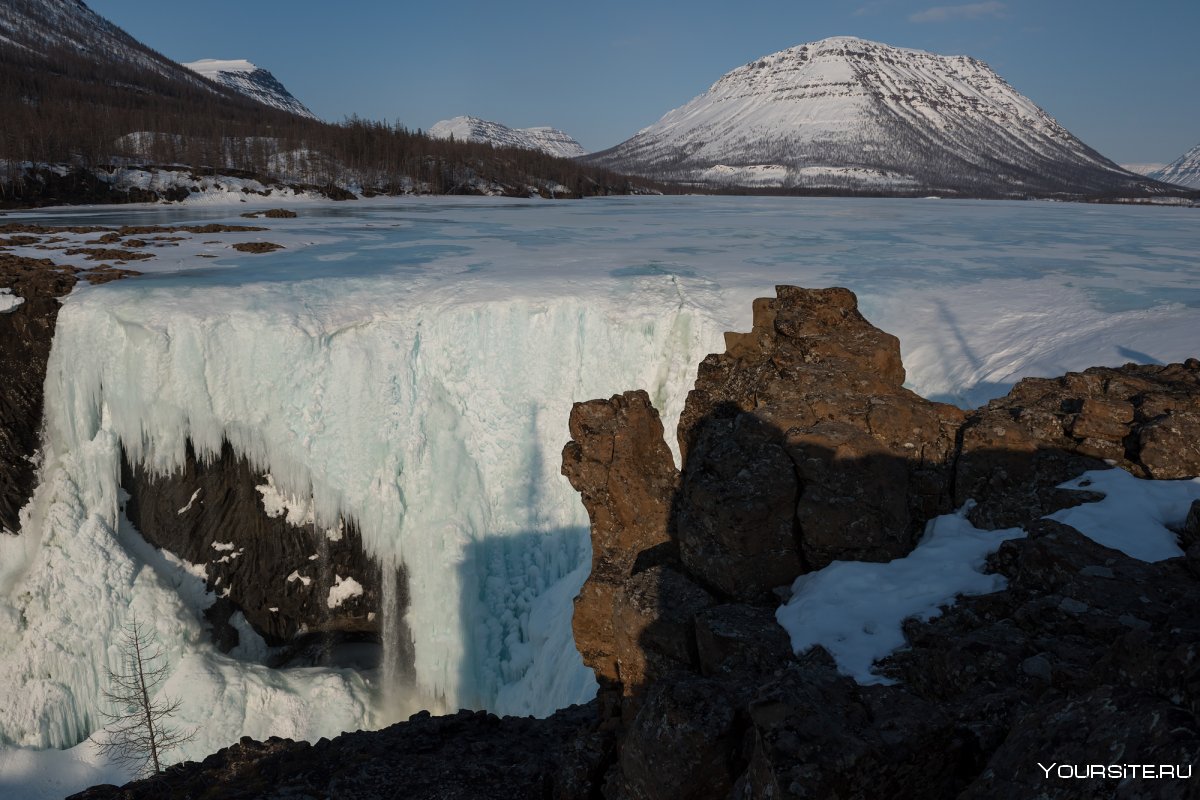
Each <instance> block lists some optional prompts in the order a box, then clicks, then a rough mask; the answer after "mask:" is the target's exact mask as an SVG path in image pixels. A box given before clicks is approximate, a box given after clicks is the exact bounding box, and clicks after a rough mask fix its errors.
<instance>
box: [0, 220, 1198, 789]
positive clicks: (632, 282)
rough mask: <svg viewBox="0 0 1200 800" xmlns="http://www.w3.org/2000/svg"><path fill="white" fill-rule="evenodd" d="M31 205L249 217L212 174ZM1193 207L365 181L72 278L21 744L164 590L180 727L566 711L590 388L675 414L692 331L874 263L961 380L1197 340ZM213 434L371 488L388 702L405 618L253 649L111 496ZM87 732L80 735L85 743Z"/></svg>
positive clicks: (287, 473) (1138, 355)
mask: <svg viewBox="0 0 1200 800" xmlns="http://www.w3.org/2000/svg"><path fill="white" fill-rule="evenodd" d="M261 202H263V203H269V202H274V201H273V200H262V201H261ZM244 207H245V206H239V207H238V210H239V211H240V210H242V208H244ZM16 216H18V217H20V216H22V215H16ZM23 216H24V217H25V218H33V219H36V220H37V221H44V222H47V223H50V224H54V223H58V224H63V223H68V222H83V223H94V224H112V223H116V224H121V223H131V224H144V223H149V222H165V221H171V222H195V221H238V220H237V218H236V216H234V215H231V214H230V213H229V212H228V211H227V210H226V211H221V210H219V209H209V208H206V207H200V208H197V207H191V208H184V209H179V210H177V209H120V210H117V211H113V210H110V209H81V210H78V211H73V212H61V213H58V214H51V215H46V214H45V213H41V216H37V215H33V214H26V215H23ZM1191 223H1192V219H1191V216H1190V215H1187V214H1186V212H1183V213H1180V212H1175V211H1171V210H1165V209H1154V210H1146V209H1131V208H1115V207H1108V208H1098V207H1080V206H1075V207H1069V206H1066V205H1051V204H1033V203H1026V204H1003V203H994V204H982V203H955V204H936V203H923V202H921V201H912V202H904V201H886V202H875V201H854V202H853V203H850V202H848V201H836V200H825V201H811V200H808V201H806V200H799V199H786V198H772V199H752V198H736V199H720V198H655V199H642V200H630V199H611V200H598V201H595V202H591V201H589V202H585V203H570V204H549V203H532V202H520V201H494V200H472V199H465V200H464V199H453V200H450V199H441V200H410V201H406V202H403V203H395V202H389V203H382V202H374V201H360V203H359V204H357V205H356V208H355V209H353V210H346V209H345V208H344V207H342V206H339V207H336V209H335V210H330V211H328V212H323V211H321V208H320V207H319V206H316V205H315V204H313V205H312V206H310V207H308V208H307V209H306V214H305V216H304V217H303V218H301V219H298V220H280V221H272V226H273V227H272V231H271V233H270V238H271V240H272V241H278V242H281V243H283V244H285V245H286V248H287V249H285V250H283V251H280V252H279V253H276V254H271V255H269V256H254V257H246V256H242V255H240V254H236V253H234V252H233V251H231V250H230V249H229V248H228V246H227V242H228V241H237V240H238V239H237V237H239V236H245V234H230V235H228V236H226V237H222V238H223V239H224V240H225V242H226V243H221V244H215V245H213V244H210V243H209V242H208V241H207V237H197V239H196V240H195V241H188V242H181V243H180V247H179V248H173V249H172V250H171V251H170V252H169V253H164V255H162V256H161V257H160V259H159V260H158V261H151V262H141V263H139V269H144V270H147V271H153V270H159V271H163V272H167V273H171V272H172V271H176V272H175V274H160V275H153V276H148V277H147V278H144V279H140V280H137V281H118V282H115V283H111V284H107V285H105V286H99V287H82V288H80V289H78V290H77V291H76V292H75V293H74V294H73V295H72V296H71V297H69V298H68V299H67V301H66V302H65V304H64V306H63V309H62V313H61V315H60V317H59V321H58V330H57V334H56V338H55V342H54V349H53V353H52V356H51V361H50V365H49V372H48V376H47V382H46V430H45V439H44V442H43V452H42V457H43V468H42V473H41V475H42V482H41V485H40V486H39V488H38V490H37V492H36V494H35V497H34V499H33V501H32V502H31V503H30V505H29V506H28V507H27V508H26V509H24V511H23V524H22V532H21V535H20V536H18V537H11V536H0V673H3V674H4V675H5V681H4V682H3V683H2V684H0V746H2V747H0V759H3V760H0V772H4V770H6V769H9V767H5V766H3V765H5V764H8V765H14V766H13V767H12V769H18V770H19V769H25V767H23V766H22V767H18V766H15V765H17V764H29V763H32V762H33V761H36V759H35V758H34V757H33V756H31V755H30V754H29V751H27V750H13V749H8V750H5V749H3V748H4V747H8V748H12V747H14V746H23V747H69V746H72V745H75V744H76V743H78V742H80V741H81V740H82V739H83V738H84V737H85V736H86V735H87V734H88V733H90V732H91V731H92V730H93V729H94V728H95V726H96V720H95V713H94V712H95V709H96V703H97V698H98V697H99V692H100V689H101V687H102V676H103V671H104V666H105V664H108V663H112V659H115V658H116V657H117V656H118V654H117V652H116V651H115V650H114V649H113V644H112V643H113V642H114V641H115V640H116V637H115V636H114V635H113V631H114V630H115V629H116V628H117V627H118V626H119V625H120V623H121V622H122V616H123V614H125V613H126V609H131V610H133V611H135V612H136V613H137V614H138V615H139V617H142V618H144V619H147V620H153V621H154V624H155V626H156V630H157V632H158V635H159V637H160V639H161V641H162V643H163V645H164V648H165V649H166V650H167V652H168V655H169V657H170V659H171V663H172V664H174V665H176V667H175V669H176V674H175V675H174V676H173V677H172V681H171V684H170V685H169V686H168V687H167V689H168V691H170V692H172V693H174V694H178V695H180V696H181V697H183V698H184V701H185V706H184V710H183V711H184V719H183V721H184V722H186V723H188V724H196V725H202V727H203V730H204V733H203V736H202V737H201V738H199V739H197V741H196V742H194V743H193V744H192V745H191V746H190V748H189V750H188V752H187V753H186V755H188V756H190V757H199V756H203V755H205V754H207V753H209V752H212V751H213V750H215V749H217V748H219V747H222V746H224V745H227V744H229V743H230V742H232V741H236V739H237V738H238V737H240V736H242V735H251V736H256V737H260V738H261V737H265V736H268V735H283V736H292V737H297V738H307V739H314V738H317V737H320V736H332V735H336V734H337V733H338V732H340V731H341V730H353V729H357V728H366V727H373V726H377V725H379V724H383V723H384V722H386V721H389V720H390V719H394V718H396V717H398V716H400V715H402V714H403V713H405V711H406V710H408V711H411V710H415V709H414V706H427V707H430V708H433V709H435V710H436V709H447V708H448V709H451V710H453V709H455V708H457V707H460V706H469V707H487V708H490V709H492V710H494V711H498V712H503V713H521V714H530V713H532V714H545V713H549V712H550V711H552V710H554V709H555V708H557V707H559V706H561V705H564V704H567V703H570V702H574V701H578V700H583V699H587V698H588V697H589V696H590V694H591V692H593V691H594V682H593V679H592V676H591V673H590V672H589V671H587V670H586V669H584V668H583V666H582V664H581V662H580V660H579V656H578V654H577V652H576V650H575V648H574V646H573V642H572V639H571V629H570V617H571V611H572V605H571V598H572V597H573V596H574V595H575V594H576V592H577V591H578V588H579V586H580V585H581V584H582V583H583V581H584V579H585V578H586V575H587V569H588V554H589V548H588V543H587V520H586V515H585V514H584V511H583V508H582V506H581V504H580V503H579V502H578V498H577V496H576V495H575V493H574V492H573V491H572V490H571V488H570V486H569V485H568V484H567V482H566V481H565V480H564V479H562V478H561V477H560V476H559V466H560V452H561V449H562V446H563V443H564V441H565V439H566V436H567V424H566V423H567V417H568V414H569V412H570V408H571V403H572V402H573V401H576V400H588V399H592V398H595V397H607V396H609V395H611V394H613V393H616V392H620V391H623V390H626V389H630V388H639V387H640V388H646V389H648V390H649V391H650V392H651V396H652V399H653V401H654V403H655V405H656V406H657V407H658V408H659V409H661V410H662V411H663V417H664V420H663V421H664V425H665V427H666V429H667V430H668V431H671V430H673V428H674V426H675V421H676V419H677V417H678V414H679V411H680V409H681V407H682V403H683V399H684V397H685V395H686V392H687V390H688V389H689V388H690V386H691V383H692V380H693V379H694V376H695V369H696V364H697V363H698V362H699V361H700V360H701V359H702V358H703V356H704V355H705V354H707V353H709V352H714V351H719V350H721V349H722V342H721V333H722V332H723V331H725V330H746V329H748V325H749V310H750V300H751V298H753V297H755V296H762V295H765V294H769V293H770V289H771V286H772V285H773V284H775V283H796V284H800V285H808V286H828V285H845V286H849V287H850V288H851V289H854V290H855V291H857V292H858V293H859V295H860V299H861V303H862V306H863V309H864V313H865V314H866V315H867V316H868V317H869V318H870V319H871V320H872V322H874V323H876V324H877V325H879V326H880V327H882V328H884V329H885V330H889V331H892V332H894V333H896V334H897V335H898V336H899V337H900V339H901V342H902V343H903V345H904V348H905V350H904V357H905V363H906V366H907V367H908V370H909V378H910V384H911V386H912V387H913V388H914V389H916V390H917V391H920V392H922V393H923V394H933V395H937V396H939V397H940V398H942V399H955V400H958V401H960V402H963V403H969V404H975V403H978V402H980V401H981V400H985V399H987V398H988V397H994V396H997V395H999V394H1003V393H1004V391H1006V390H1007V387H1008V385H1010V384H1011V383H1012V382H1013V381H1015V380H1016V379H1017V378H1019V377H1021V376H1022V375H1028V374H1043V375H1051V374H1059V373H1061V372H1063V371H1064V370H1066V369H1081V368H1083V367H1086V366H1090V365H1092V364H1097V363H1107V364H1120V363H1123V362H1124V361H1128V360H1131V359H1134V360H1141V361H1144V360H1162V361H1167V360H1181V359H1182V358H1184V357H1186V356H1189V355H1192V354H1193V353H1194V352H1195V351H1196V350H1197V349H1198V347H1200V340H1198V339H1197V331H1200V325H1197V317H1198V316H1200V311H1197V306H1195V305H1188V304H1187V303H1186V302H1185V301H1186V300H1187V299H1188V297H1189V296H1190V295H1188V294H1187V293H1188V292H1194V288H1189V287H1191V282H1192V279H1191V273H1190V270H1191V267H1192V264H1193V259H1194V247H1193V246H1192V244H1193V243H1194V226H1192V225H1191ZM1014 231H1020V234H1019V235H1018V234H1016V233H1013V232H1014ZM18 252H20V251H19V250H18ZM41 252H42V251H36V252H31V253H30V255H37V254H39V253H41ZM201 252H202V253H206V254H210V255H216V256H218V257H217V258H214V259H196V258H195V257H194V256H195V254H197V253H201ZM49 254H50V255H51V256H53V255H54V253H53V252H51V253H49ZM198 261H201V262H203V263H204V264H205V266H206V267H207V266H210V265H211V268H208V269H203V270H197V269H195V265H196V263H197V262H198ZM1130 276H1134V277H1133V278H1131V277H1130ZM1130 280H1136V282H1137V286H1138V291H1137V292H1130V291H1128V286H1129V283H1130ZM967 320H969V324H966V322H965V321H967ZM189 438H190V439H192V440H193V441H194V442H195V444H196V447H197V449H198V451H199V452H200V453H202V454H203V453H207V454H210V455H212V454H215V453H217V452H218V451H219V449H220V446H221V442H222V440H223V439H228V440H229V441H230V443H231V444H232V445H233V446H234V448H235V450H237V451H238V452H239V453H242V454H245V455H246V456H248V457H249V458H250V459H251V461H252V462H253V464H254V466H255V468H256V469H258V470H261V472H260V473H259V474H261V475H263V476H264V477H263V479H262V481H261V485H260V494H261V495H262V501H263V504H264V509H266V510H268V511H269V512H270V513H275V514H279V515H287V516H288V517H289V518H292V517H295V518H296V519H300V520H304V521H306V524H314V523H315V524H316V525H318V526H321V527H322V528H324V529H325V531H326V535H327V536H328V537H330V538H336V537H338V536H340V535H342V527H341V524H342V518H343V517H346V518H351V519H353V520H355V521H356V522H357V523H358V525H359V527H360V529H361V530H362V533H363V538H364V542H365V545H366V547H367V548H368V549H369V551H370V552H371V553H372V554H373V555H375V556H376V557H377V558H379V559H380V560H382V561H384V562H388V563H400V562H403V563H404V565H405V567H406V571H407V574H408V578H409V581H410V587H409V588H410V590H411V594H412V598H413V602H412V605H411V607H410V608H409V609H408V611H407V614H408V618H407V623H408V627H409V628H410V629H411V631H412V634H413V636H414V638H415V652H416V664H415V670H416V676H415V677H416V686H415V688H414V692H415V695H414V696H411V697H407V696H406V697H395V696H392V697H387V698H384V699H385V700H386V702H382V703H381V702H380V694H381V692H380V687H381V685H382V686H384V687H391V686H396V685H398V684H400V683H402V680H401V678H402V674H401V668H402V667H403V666H404V665H402V664H400V663H399V662H398V660H397V659H396V658H395V657H394V656H395V654H396V653H398V652H400V651H401V650H403V646H402V645H403V643H401V642H399V641H398V640H397V637H398V635H399V634H398V631H399V626H398V625H396V624H394V623H395V620H391V619H385V620H383V622H384V625H383V633H384V640H385V650H387V651H388V653H389V654H390V655H389V656H387V657H385V659H384V663H383V667H382V669H381V670H380V672H379V673H378V674H374V673H366V674H365V675H364V674H362V673H358V672H353V671H342V670H335V669H317V668H309V669H292V670H270V669H267V668H265V667H262V666H260V664H259V663H255V662H260V661H261V660H262V659H263V657H264V654H265V653H266V646H265V644H263V643H262V642H261V640H260V639H257V637H255V636H254V635H253V631H252V630H250V628H249V626H247V625H245V624H244V620H239V619H238V615H235V618H234V620H233V624H234V625H235V626H239V625H240V626H242V627H241V628H239V631H240V632H241V633H242V641H243V644H242V645H241V646H240V647H239V648H238V649H237V650H236V651H235V652H234V653H233V654H231V655H229V656H226V655H221V654H220V653H218V652H216V651H215V650H214V649H213V647H212V646H211V645H210V644H209V643H208V631H207V630H206V629H205V626H204V623H203V622H202V617H201V615H200V609H202V608H204V607H205V606H206V605H207V604H208V603H211V602H213V600H214V599H215V598H214V596H213V595H212V594H207V593H206V592H205V591H204V584H203V580H202V577H201V575H202V571H203V569H204V568H203V565H189V564H186V563H184V562H181V561H180V560H178V559H174V560H173V559H172V558H169V557H168V555H167V554H164V553H160V552H158V551H156V550H154V549H153V548H151V547H149V546H148V545H146V543H145V541H144V540H142V539H141V537H140V536H139V535H138V534H137V532H136V531H134V530H132V528H130V526H129V525H128V523H127V522H126V521H125V520H124V518H123V515H122V513H121V511H120V509H121V504H122V502H123V494H122V492H121V491H120V488H119V471H120V462H119V452H120V448H119V444H120V443H124V445H125V447H126V448H127V449H128V451H129V452H130V454H131V456H132V457H134V458H136V459H140V460H141V461H142V462H143V463H145V464H146V465H148V466H149V467H151V468H152V469H156V470H160V471H166V470H172V469H175V468H178V467H179V466H180V465H181V464H182V462H183V455H184V444H185V442H186V441H187V439H189ZM672 440H673V437H671V436H668V441H672ZM194 502H195V503H197V504H198V503H203V502H205V497H204V496H203V495H201V496H199V497H196V498H194ZM185 513H186V512H185ZM1072 524H1074V523H1072ZM1081 524H1082V523H1081ZM213 555H214V557H219V558H231V559H232V558H235V557H237V555H238V551H237V550H236V549H231V550H228V551H222V550H221V549H220V548H217V549H216V550H214V554H213ZM317 555H318V557H319V554H317ZM303 572H304V570H300V571H297V573H296V579H297V580H298V579H300V577H301V575H302V573H303ZM389 576H392V578H393V579H392V580H389ZM287 577H288V576H287V575H284V574H280V575H279V576H278V580H279V581H280V583H281V584H282V583H284V582H285V581H286V579H287ZM384 579H385V580H384V585H383V591H384V594H385V596H390V597H393V598H394V597H395V595H396V592H397V587H396V585H395V581H394V573H392V571H390V570H384ZM220 590H221V587H218V591H220ZM383 605H384V608H385V609H387V608H394V605H393V604H391V603H388V602H385V603H384V604H383ZM386 613H387V612H385V614H386ZM83 747H84V749H83V750H80V749H79V748H76V749H75V750H72V751H69V753H70V754H72V755H70V759H72V762H71V763H73V764H83V763H91V762H89V761H88V754H87V752H85V751H86V745H85V746H83ZM46 758H47V759H51V760H53V759H58V758H60V754H50V755H47V756H46ZM61 758H68V756H67V755H66V754H61ZM45 763H47V764H49V763H50V761H46V762H45ZM46 769H47V770H53V769H54V768H53V767H47V768H46ZM88 774H95V775H99V773H88ZM98 779H107V778H104V777H102V776H101V777H98ZM81 785H82V784H77V785H76V786H75V787H74V788H79V787H80V786H81ZM5 789H6V784H4V783H3V782H0V794H4V793H5ZM47 791H48V796H60V795H61V794H62V793H63V792H57V794H54V792H53V791H50V790H47ZM8 794H9V795H13V794H14V793H13V792H9V793H8ZM17 796H20V795H19V794H17Z"/></svg>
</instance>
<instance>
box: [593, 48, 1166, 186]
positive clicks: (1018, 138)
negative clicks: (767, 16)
mask: <svg viewBox="0 0 1200 800" xmlns="http://www.w3.org/2000/svg"><path fill="white" fill-rule="evenodd" d="M588 160H589V161H591V162H592V163H597V164H601V165H604V166H607V167H610V168H614V169H619V170H623V171H628V172H634V173H637V174H642V175H649V176H652V177H658V178H666V179H674V180H684V181H695V182H701V183H730V184H740V185H758V186H782V187H787V188H801V189H803V188H822V189H828V188H833V189H845V190H849V191H862V190H882V191H913V192H916V191H922V192H923V191H947V192H961V193H970V194H982V195H997V194H999V195H1013V194H1016V195H1020V194H1023V193H1026V192H1040V193H1051V192H1096V193H1098V192H1111V191H1118V190H1121V189H1125V188H1131V187H1134V186H1137V185H1138V182H1139V181H1140V182H1141V184H1146V183H1148V181H1146V180H1145V179H1144V178H1140V177H1139V176H1134V175H1132V174H1131V173H1128V172H1126V171H1125V170H1123V169H1121V168H1120V167H1119V166H1117V165H1116V164H1114V163H1112V162H1111V161H1109V160H1108V159H1106V158H1104V157H1103V156H1101V155H1100V154H1099V153H1097V152H1096V151H1094V150H1092V149H1091V148H1090V147H1088V146H1087V145H1085V144H1084V143H1083V142H1081V141H1079V140H1078V139H1077V138H1076V137H1074V136H1073V135H1072V134H1071V133H1070V132H1069V131H1067V130H1066V129H1065V128H1063V127H1062V126H1061V125H1060V124H1059V123H1058V122H1057V121H1055V120H1054V119H1053V118H1052V117H1051V116H1050V115H1049V114H1047V113H1046V112H1045V111H1043V110H1042V109H1041V108H1039V107H1038V106H1037V105H1036V104H1035V103H1034V102H1033V101H1031V100H1030V99H1029V98H1027V97H1025V96H1023V95H1021V94H1020V93H1019V92H1017V91H1016V90H1015V89H1013V88H1012V87H1011V86H1009V85H1008V83H1006V82H1005V81H1004V79H1003V78H1001V77H1000V76H999V75H997V74H996V73H995V72H993V71H992V70H991V69H990V68H989V67H988V66H987V65H986V64H984V63H983V62H982V61H979V60H977V59H975V58H971V57H969V56H942V55H936V54H933V53H928V52H925V51H922V50H910V49H904V48H899V47H892V46H890V45H887V44H881V43H879V42H871V41H867V40H864V39H858V38H854V37H849V36H838V37H833V38H829V39H822V40H820V41H817V42H811V43H809V44H802V45H798V46H796V47H792V48H789V49H787V50H782V51H780V52H777V53H772V54H770V55H766V56H763V57H761V58H758V59H755V60H754V61H751V62H750V63H748V64H745V65H743V66H741V67H738V68H737V69H734V70H732V71H731V72H729V73H727V74H726V75H724V76H723V77H721V78H720V80H718V81H717V82H716V83H714V84H713V85H712V86H711V87H710V88H709V89H708V91H707V92H705V93H704V94H702V95H700V96H699V97H696V98H695V99H693V100H692V101H691V102H689V103H687V104H686V105H683V106H681V107H679V108H676V109H675V110H673V111H670V112H668V113H667V114H666V115H664V116H663V117H662V118H661V119H660V120H658V122H656V123H654V124H653V125H650V126H648V127H646V128H643V129H642V130H641V131H639V132H638V133H637V134H636V135H635V136H633V137H632V138H631V139H629V140H627V141H625V142H623V143H621V144H619V145H617V146H616V147H613V148H611V149H609V150H606V151H603V152H601V153H597V154H594V155H592V156H590V157H589V159H588Z"/></svg>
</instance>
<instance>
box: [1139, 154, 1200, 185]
mask: <svg viewBox="0 0 1200 800" xmlns="http://www.w3.org/2000/svg"><path fill="white" fill-rule="evenodd" d="M1150 177H1151V178H1154V179H1155V180H1160V181H1164V182H1165V183H1174V184H1176V185H1178V186H1187V187H1190V188H1193V189H1200V144H1198V145H1196V146H1195V147H1193V148H1192V149H1191V150H1188V151H1187V152H1186V153H1184V154H1183V155H1181V156H1180V157H1179V158H1177V159H1175V160H1174V161H1172V162H1171V163H1170V164H1167V165H1166V166H1165V167H1163V168H1162V169H1160V170H1156V171H1155V172H1151V173H1150Z"/></svg>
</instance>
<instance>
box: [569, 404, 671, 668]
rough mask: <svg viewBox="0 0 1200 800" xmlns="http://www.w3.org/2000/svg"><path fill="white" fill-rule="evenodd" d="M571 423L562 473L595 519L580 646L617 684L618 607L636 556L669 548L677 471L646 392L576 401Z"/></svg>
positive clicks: (579, 616) (580, 609)
mask: <svg viewBox="0 0 1200 800" xmlns="http://www.w3.org/2000/svg"><path fill="white" fill-rule="evenodd" d="M570 428H571V438H572V441H571V442H569V443H568V444H567V446H566V447H565V448H564V449H563V467H562V471H563V474H564V475H565V476H566V477H567V479H568V480H570V482H571V485H572V486H574V487H575V488H576V490H578V491H579V493H580V495H581V497H582V500H583V504H584V507H585V508H587V511H588V516H589V517H590V518H591V522H592V574H591V576H590V577H589V578H588V581H587V583H586V584H584V587H583V590H582V591H581V593H580V595H579V597H578V598H576V600H575V617H574V621H573V627H574V632H575V643H576V646H577V647H578V648H579V652H580V653H581V654H582V655H583V661H584V663H585V664H587V665H588V666H589V667H591V668H592V669H593V670H595V672H596V677H597V679H599V680H600V681H601V683H610V684H616V683H619V682H620V680H621V678H620V670H619V668H618V646H617V643H616V633H615V631H614V628H613V624H614V622H613V621H614V619H615V618H616V610H617V606H618V603H619V602H621V600H622V597H623V594H624V588H625V582H626V581H627V580H628V579H629V577H630V576H631V575H632V573H633V568H634V563H635V561H636V559H637V557H638V555H639V554H640V553H642V552H643V551H653V550H655V549H661V548H663V547H664V546H665V547H668V548H669V547H670V538H669V536H668V534H667V523H668V519H669V516H670V510H671V501H672V498H673V496H674V494H675V490H676V486H677V484H678V480H679V473H678V471H677V470H676V469H675V462H674V459H673V458H672V456H671V451H670V450H669V449H668V448H667V445H666V443H665V442H664V441H663V427H662V421H661V420H660V419H659V416H658V412H657V411H655V410H654V407H653V406H652V405H651V404H650V397H649V395H647V394H646V393H645V392H641V391H638V392H626V393H625V394H623V395H616V396H614V397H612V398H611V399H609V400H593V401H591V402H588V403H576V404H575V407H574V408H573V409H572V410H571V419H570Z"/></svg>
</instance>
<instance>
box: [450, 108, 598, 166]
mask: <svg viewBox="0 0 1200 800" xmlns="http://www.w3.org/2000/svg"><path fill="white" fill-rule="evenodd" d="M428 133H429V135H430V136H432V137H434V138H435V139H449V138H450V137H451V136H453V137H454V139H455V140H456V141H460V142H482V143H486V144H492V145H495V146H496V147H520V148H522V149H525V150H541V151H542V152H544V153H549V154H550V155H552V156H558V157H560V158H574V157H576V156H581V155H584V154H585V153H586V152H587V151H586V150H584V149H583V146H582V145H580V144H579V142H577V141H575V140H574V139H573V138H571V136H569V135H568V134H566V133H564V132H563V131H560V130H558V129H557V128H548V127H539V128H510V127H508V126H507V125H501V124H500V123H499V122H490V121H488V120H486V119H479V118H478V117H454V118H452V119H444V120H442V121H441V122H438V123H436V124H434V125H433V127H431V128H430V129H429V131H428Z"/></svg>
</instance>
